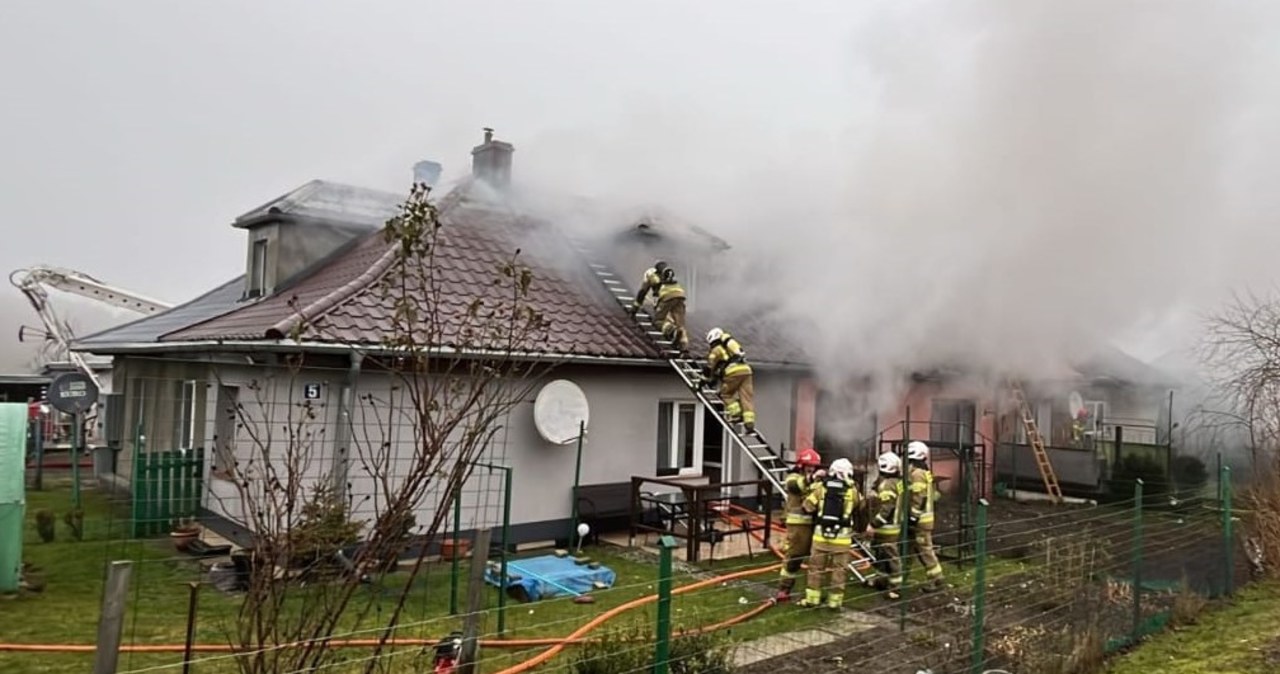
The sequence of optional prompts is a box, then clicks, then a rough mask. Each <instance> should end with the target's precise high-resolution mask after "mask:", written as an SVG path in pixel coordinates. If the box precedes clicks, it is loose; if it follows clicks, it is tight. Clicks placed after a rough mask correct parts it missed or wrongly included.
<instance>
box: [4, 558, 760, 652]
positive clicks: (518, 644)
mask: <svg viewBox="0 0 1280 674" xmlns="http://www.w3.org/2000/svg"><path fill="white" fill-rule="evenodd" d="M778 566H779V565H778V564H773V565H770V566H766V567H762V568H758V569H748V570H746V571H738V572H735V573H729V574H725V575H722V576H716V577H714V578H707V579H705V580H700V581H698V582H696V583H691V584H689V585H684V586H681V587H678V588H676V589H674V590H672V594H683V593H685V592H689V591H691V590H696V589H700V588H703V587H706V586H708V585H714V584H715V583H720V582H724V581H728V580H733V579H736V578H742V577H746V576H751V575H755V574H760V573H766V572H768V571H772V570H775V569H777V568H778ZM657 599H658V595H656V594H652V595H647V596H644V597H640V598H638V599H633V600H631V601H629V602H627V603H625V604H622V605H621V606H617V607H615V608H612V609H610V610H608V611H606V612H604V613H602V614H600V615H598V616H596V617H595V618H593V619H592V620H591V622H588V623H587V624H586V625H583V626H582V627H580V628H578V629H577V630H575V631H574V632H573V633H572V634H570V635H569V636H567V637H543V638H538V639H481V640H480V645H481V646H484V647H488V648H517V649H519V648H536V647H539V646H550V647H551V648H550V649H548V650H547V651H546V652H544V653H541V654H540V655H538V656H536V657H534V658H532V659H530V660H527V661H525V662H522V663H520V664H518V665H515V666H514V667H512V668H510V669H507V670H505V671H504V672H503V673H500V674H514V673H515V672H521V671H525V669H528V668H529V667H533V666H535V665H538V664H541V663H542V662H545V661H546V660H548V659H550V658H551V657H553V656H555V655H556V654H557V653H559V652H560V651H562V650H564V647H565V646H567V645H571V644H579V643H583V642H586V641H590V640H588V639H583V638H582V635H584V634H586V633H588V632H590V631H592V630H594V629H595V628H597V627H599V626H600V624H602V623H604V622H605V621H606V620H609V619H610V618H613V617H615V616H617V615H618V614H620V613H622V612H624V611H627V610H630V609H632V608H635V607H637V606H643V605H644V604H648V603H651V602H654V601H657ZM773 604H774V601H773V600H772V599H768V600H765V601H764V602H761V603H760V604H758V605H757V606H755V607H754V608H752V609H751V610H749V611H746V612H744V613H741V614H738V615H736V616H733V617H731V618H728V619H726V620H724V621H721V622H718V623H715V624H713V625H706V626H704V627H701V628H699V629H697V630H692V632H693V633H697V634H701V633H705V632H714V631H716V630H721V629H724V628H726V627H731V626H733V625H736V624H738V623H740V622H743V621H745V620H749V619H751V618H754V617H755V616H757V615H759V614H760V613H762V612H764V611H765V609H768V608H769V607H770V606H773ZM379 642H380V640H379V639H334V640H331V641H330V642H329V645H330V646H332V647H334V648H369V647H372V646H376V645H378V643H379ZM437 643H439V639H424V638H398V639H388V640H387V641H386V645H389V646H434V645H436V644H437ZM96 650H97V646H95V645H94V644H4V643H0V652H10V653H93V652H95V651H96ZM185 650H186V645H185V644H122V645H121V646H120V652H122V653H182V652H184V651H185ZM191 650H192V652H194V653H235V652H237V647H236V646H235V645H234V644H192V647H191ZM535 661H536V662H535Z"/></svg>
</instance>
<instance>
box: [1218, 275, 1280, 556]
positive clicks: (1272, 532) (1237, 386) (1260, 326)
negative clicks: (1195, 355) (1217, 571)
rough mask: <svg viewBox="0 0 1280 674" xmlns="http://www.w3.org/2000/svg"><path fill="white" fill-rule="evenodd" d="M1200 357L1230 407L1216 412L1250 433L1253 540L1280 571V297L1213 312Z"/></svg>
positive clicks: (1238, 300)
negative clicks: (1279, 563)
mask: <svg viewBox="0 0 1280 674" xmlns="http://www.w3.org/2000/svg"><path fill="white" fill-rule="evenodd" d="M1201 359H1202V362H1203V363H1204V364H1205V365H1206V367H1207V368H1208V369H1209V371H1210V375H1211V377H1212V378H1213V382H1214V384H1215V386H1216V387H1217V388H1218V389H1219V391H1220V393H1221V394H1222V396H1223V397H1224V399H1225V400H1226V402H1227V403H1228V404H1229V407H1230V409H1229V410H1228V411H1225V412H1215V413H1214V414H1213V416H1214V417H1216V418H1217V419H1219V420H1221V421H1225V423H1227V424H1233V425H1237V426H1242V427H1244V428H1245V429H1246V431H1247V433H1248V438H1249V452H1250V459H1251V464H1252V475H1251V477H1252V480H1251V484H1250V485H1249V487H1248V488H1247V489H1246V490H1245V492H1244V493H1243V494H1242V495H1243V496H1244V498H1245V500H1246V503H1247V504H1248V511H1247V513H1248V515H1247V525H1248V528H1249V530H1250V531H1249V534H1250V539H1249V542H1250V545H1251V547H1253V548H1255V549H1257V550H1258V554H1259V555H1260V556H1261V557H1262V559H1265V560H1269V561H1270V562H1271V563H1270V564H1267V565H1266V567H1267V568H1269V569H1271V570H1272V572H1273V573H1274V572H1276V571H1278V570H1280V567H1278V566H1277V564H1276V563H1275V562H1276V560H1280V453H1278V452H1277V447H1278V446H1280V298H1276V297H1273V296H1260V295H1256V294H1254V293H1247V294H1237V295H1234V296H1233V297H1232V299H1231V301H1230V302H1228V303H1227V304H1226V305H1225V306H1224V307H1223V308H1222V309H1220V310H1219V311H1218V312H1216V313H1214V314H1212V315H1211V316H1210V317H1209V319H1208V322H1207V331H1206V336H1205V338H1204V341H1203V342H1202V344H1201ZM1256 563H1257V564H1259V565H1260V564H1261V560H1257V562H1256Z"/></svg>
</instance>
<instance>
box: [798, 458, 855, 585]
mask: <svg viewBox="0 0 1280 674" xmlns="http://www.w3.org/2000/svg"><path fill="white" fill-rule="evenodd" d="M858 501H859V499H858V489H857V486H856V485H854V483H853V464H852V463H850V462H849V460H848V459H836V460H835V461H834V462H832V464H831V474H830V475H829V476H828V477H827V479H826V480H824V481H822V482H819V483H818V484H817V485H816V487H815V488H814V489H813V490H812V491H811V492H809V495H808V496H807V497H806V498H805V501H804V503H805V510H807V511H809V512H812V513H813V514H814V532H813V550H812V554H811V556H810V557H809V574H808V577H807V578H806V579H805V588H804V599H802V600H800V605H801V606H821V605H822V603H823V590H824V589H825V590H826V605H827V607H828V608H833V609H837V610H839V609H840V608H841V607H842V606H843V605H844V581H845V570H846V569H845V567H846V566H847V565H848V564H849V548H850V547H852V546H853V511H854V510H855V509H856V508H857V507H858ZM828 571H830V576H831V582H830V584H825V585H824V584H823V582H822V581H823V577H824V576H826V575H827V572H828Z"/></svg>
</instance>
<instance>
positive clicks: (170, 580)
mask: <svg viewBox="0 0 1280 674" xmlns="http://www.w3.org/2000/svg"><path fill="white" fill-rule="evenodd" d="M84 498H85V500H84V504H85V511H86V523H85V527H86V536H85V540H83V541H79V542H77V541H72V540H70V538H69V535H68V533H67V530H66V528H65V526H63V525H62V523H61V520H60V519H59V527H58V538H57V540H56V541H55V542H53V543H43V542H41V541H40V539H39V536H38V535H37V533H36V530H35V524H34V522H35V512H36V511H37V510H39V509H41V508H48V509H51V510H53V511H55V512H56V513H57V514H58V516H59V518H60V517H61V514H62V513H63V512H65V511H66V510H67V508H68V507H69V503H70V494H69V490H67V489H65V488H60V489H51V490H49V491H44V492H29V493H28V510H27V520H28V523H29V524H28V531H27V536H26V541H25V548H24V556H25V558H26V560H27V561H28V562H29V563H31V564H34V565H35V566H36V567H39V569H40V571H41V574H42V576H43V578H44V580H45V582H46V583H47V586H46V588H45V590H44V591H43V592H42V593H39V594H31V595H27V596H23V597H18V598H8V599H0V635H3V638H2V640H3V641H6V642H11V643H49V644H58V643H64V644H92V643H94V641H95V638H96V629H97V621H98V613H99V604H100V601H101V595H102V587H103V582H104V579H105V569H106V566H107V564H108V563H109V562H110V561H111V560H114V559H129V560H132V561H133V562H134V574H133V579H132V584H131V589H130V602H129V606H128V610H127V614H126V618H125V626H124V636H123V642H124V643H125V644H175V643H181V642H182V641H183V638H184V634H185V630H186V608H187V593H188V583H189V582H190V581H194V580H198V579H199V576H200V571H199V568H198V566H197V565H196V564H195V563H194V562H193V561H192V559H191V558H190V557H185V556H179V555H177V554H176V553H175V552H174V550H173V548H172V546H171V545H170V544H169V541H168V540H167V539H158V540H148V541H129V540H125V539H124V534H125V533H126V532H125V530H124V524H125V522H126V520H127V511H125V510H123V509H122V507H123V506H122V505H121V504H112V503H109V502H108V500H107V499H106V498H105V497H104V496H103V495H101V494H99V493H96V492H93V491H86V492H85V495H84ZM584 553H589V554H591V555H592V556H593V557H594V558H596V559H598V560H600V561H602V562H603V563H605V564H606V565H607V566H609V567H610V568H611V569H613V570H614V571H615V572H616V573H617V581H616V583H615V586H614V587H613V588H611V589H609V590H605V591H600V592H595V593H593V594H594V596H595V597H596V601H595V602H594V603H592V604H575V603H573V601H572V600H570V599H567V598H566V599H557V600H549V601H541V602H537V603H532V604H520V603H517V602H514V601H510V602H509V603H508V608H507V617H506V631H505V634H504V635H503V636H504V637H505V638H516V639H519V638H539V637H557V636H564V635H567V634H569V633H570V632H572V631H573V630H574V629H576V628H578V627H579V626H581V625H583V624H585V623H586V622H588V621H589V620H591V619H592V618H594V617H595V616H596V615H598V614H599V613H601V612H603V611H605V610H608V609H610V608H613V607H616V606H619V605H621V604H623V603H626V602H628V601H631V600H633V599H637V598H640V597H643V596H646V595H651V594H653V593H655V592H656V591H657V563H656V560H655V559H652V558H648V557H644V556H639V555H637V554H636V553H624V552H623V551H621V550H619V549H616V548H613V549H611V548H598V549H591V550H589V551H587V550H584ZM534 554H545V552H540V553H534ZM773 561H774V560H773V559H772V557H771V556H769V555H767V554H757V555H756V556H755V559H754V560H747V559H746V558H738V559H730V560H717V561H716V563H715V564H714V566H712V567H710V568H709V569H708V568H705V567H704V571H710V572H711V573H714V574H723V573H729V572H731V571H736V570H742V569H747V568H757V567H760V566H764V565H768V564H771V563H773ZM1014 566H1016V564H1015V563H1009V562H993V564H992V565H991V566H989V568H988V577H989V578H994V577H997V576H999V575H1001V574H1002V573H1004V572H1009V571H1014V570H1016V569H1015V568H1014ZM466 567H467V565H466V564H465V563H464V564H463V565H462V571H463V575H464V577H463V579H462V580H461V581H460V587H459V593H460V598H461V601H463V602H465V595H466V589H465V573H466ZM1005 567H1008V568H1005ZM450 571H451V565H450V564H449V563H447V562H445V563H437V564H433V565H431V566H430V568H429V569H428V570H427V573H426V575H425V577H422V578H419V579H417V580H416V581H415V583H414V588H413V591H412V593H411V598H410V601H409V603H408V605H407V608H406V612H405V614H404V617H403V618H402V623H404V624H406V626H405V627H403V628H402V629H400V630H399V632H398V634H399V635H400V636H405V637H423V638H431V639H435V638H438V637H440V636H443V635H444V634H447V633H448V632H450V631H451V630H454V629H458V628H459V627H460V626H461V619H460V618H458V617H456V616H450V615H449V611H448V609H449V595H450ZM970 572H971V569H966V570H964V571H961V570H957V569H950V570H949V572H948V577H949V580H950V581H951V582H952V583H953V584H955V585H957V587H958V589H961V588H965V587H966V586H967V585H968V584H969V583H971V578H970V576H969V573H970ZM406 575H407V574H405V573H403V572H402V573H397V574H392V575H390V576H388V577H386V578H385V579H383V581H382V582H381V583H380V585H379V586H376V587H370V588H369V589H367V590H361V593H360V594H359V596H358V597H357V603H358V604H359V605H362V606H368V607H369V608H370V611H371V615H370V617H369V618H368V619H366V620H364V621H363V622H362V623H361V624H362V625H365V626H369V625H377V624H378V623H379V621H380V619H381V618H383V617H384V616H385V614H386V611H388V610H389V609H390V608H391V603H392V601H393V599H394V595H395V593H396V592H397V591H398V590H399V589H400V588H402V587H403V584H404V582H405V580H406ZM703 577H705V576H703ZM696 580H698V578H695V577H693V576H684V577H681V578H678V579H677V580H676V586H677V587H679V586H681V585H685V584H688V583H691V582H695V581H696ZM749 580H750V582H753V583H762V584H764V585H765V586H767V587H772V586H773V585H774V584H775V583H776V581H777V572H776V571H771V572H767V573H764V574H760V575H756V576H752V577H751V578H750V579H749ZM754 589H755V591H754V592H753V591H752V590H753V588H751V587H747V586H744V585H743V583H742V582H731V583H728V584H719V583H717V584H714V585H712V586H710V587H706V588H703V589H699V590H696V591H693V592H689V593H684V594H678V595H676V596H675V598H674V599H673V602H672V604H673V607H672V608H673V611H672V613H673V621H674V624H675V626H676V627H677V628H679V627H689V628H692V627H698V626H702V625H708V624H712V623H717V622H720V621H723V620H725V619H728V618H730V617H732V616H736V615H739V614H741V613H743V612H745V611H747V610H749V609H751V608H752V607H753V606H756V605H757V604H758V603H759V602H760V601H761V598H762V594H764V593H762V591H761V589H760V588H758V587H757V588H754ZM849 592H850V596H849V600H848V601H849V603H850V604H851V605H852V606H854V607H858V608H863V607H869V606H872V605H874V604H876V603H877V602H880V601H881V600H880V599H879V598H878V597H875V596H874V595H872V594H871V593H870V592H869V591H867V590H864V589H861V588H858V587H857V586H853V585H851V586H850V591H849ZM486 601H487V605H488V607H489V609H490V610H489V611H488V612H487V613H486V615H485V616H484V618H483V623H482V627H481V632H482V634H490V635H493V636H497V634H496V633H497V627H498V616H497V612H496V610H495V609H496V605H497V601H498V593H497V590H496V589H494V588H490V589H489V590H488V591H487V595H486ZM238 608H239V600H238V599H237V598H235V597H231V596H228V595H225V594H222V593H220V592H218V591H217V590H215V589H213V588H212V587H207V586H206V587H204V588H203V589H202V591H201V596H200V609H199V619H198V622H197V625H198V626H197V642H198V643H212V644H217V643H227V640H228V634H230V632H231V629H232V627H233V625H234V622H235V617H236V614H237V610H238ZM655 610H656V605H655V604H654V603H649V604H647V605H644V606H642V607H639V608H636V609H633V610H631V611H628V612H627V613H625V614H623V615H622V616H619V617H618V618H615V619H613V620H611V621H610V622H609V623H608V625H610V626H613V627H619V628H626V627H629V626H633V625H643V626H646V627H647V626H651V625H652V624H653V622H654V615H655ZM829 617H830V616H829V614H827V613H826V612H824V611H804V610H799V609H796V608H795V607H794V606H780V607H774V608H771V609H768V610H767V611H766V612H765V613H764V614H762V615H760V616H757V617H756V618H754V619H752V620H749V621H746V622H743V623H739V624H738V625H736V626H734V627H733V628H732V629H731V630H728V632H727V633H728V635H729V636H730V638H732V639H733V640H735V641H739V640H750V639H755V638H759V637H762V636H767V635H770V634H777V633H779V632H785V631H788V630H793V629H799V628H802V627H805V626H808V625H813V624H816V623H819V622H822V621H824V620H828V619H829ZM352 626H354V620H352V621H348V623H347V624H346V625H344V628H343V631H346V630H349V629H350V628H351V627H352ZM354 636H356V637H358V638H372V637H375V636H376V633H372V632H369V633H362V634H357V635H354ZM544 648H545V647H538V648H527V649H521V650H515V649H499V648H496V647H494V648H487V649H486V650H485V652H484V654H483V660H484V661H483V666H482V669H483V670H484V671H488V672H493V671H497V670H499V669H501V668H503V667H505V666H509V665H511V664H514V663H516V662H519V661H520V660H523V659H526V658H528V657H531V656H532V655H534V654H536V653H539V652H541V651H542V650H543V649H544ZM366 654H367V651H363V650H360V649H348V650H346V651H344V655H345V656H346V657H349V658H352V659H358V658H361V657H364V656H365V655H366ZM201 657H204V658H215V657H216V658H217V659H215V660H212V661H207V662H204V663H201V664H200V665H199V666H198V667H197V668H196V670H195V671H198V672H200V674H218V673H221V672H233V671H235V670H234V667H233V663H232V662H231V660H230V659H229V658H227V657H225V656H223V657H217V656H214V655H211V654H206V655H203V656H201ZM424 657H425V658H429V657H430V656H429V654H428V655H425V656H424V655H422V651H421V649H418V648H403V649H401V650H400V651H399V654H398V655H396V656H395V662H397V663H398V662H401V661H402V662H403V663H404V669H405V670H406V671H409V670H411V669H412V668H413V666H414V665H421V664H422V662H421V658H424ZM563 657H564V656H561V658H563ZM180 661H181V655H180V654H178V653H164V654H142V653H123V654H121V660H120V668H119V669H120V671H121V672H122V673H123V672H128V671H131V670H137V669H143V668H150V667H161V666H165V665H173V666H172V667H165V668H164V669H159V670H154V671H166V672H175V673H176V672H178V671H180V667H178V666H176V665H177V663H179V662H180ZM91 662H92V656H91V655H89V654H56V653H39V654H36V653H4V652H0V672H6V674H9V673H12V674H44V673H50V672H83V671H87V670H88V669H89V668H90V663H91ZM557 662H560V663H563V662H565V660H564V659H560V660H557ZM328 671H332V672H341V671H345V669H344V668H335V669H331V670H328Z"/></svg>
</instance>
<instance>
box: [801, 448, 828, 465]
mask: <svg viewBox="0 0 1280 674" xmlns="http://www.w3.org/2000/svg"><path fill="white" fill-rule="evenodd" d="M796 465H797V466H821V465H822V457H821V456H819V455H818V453H817V452H815V451H813V450H812V449H802V450H800V451H799V452H797V453H796Z"/></svg>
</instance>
